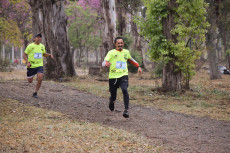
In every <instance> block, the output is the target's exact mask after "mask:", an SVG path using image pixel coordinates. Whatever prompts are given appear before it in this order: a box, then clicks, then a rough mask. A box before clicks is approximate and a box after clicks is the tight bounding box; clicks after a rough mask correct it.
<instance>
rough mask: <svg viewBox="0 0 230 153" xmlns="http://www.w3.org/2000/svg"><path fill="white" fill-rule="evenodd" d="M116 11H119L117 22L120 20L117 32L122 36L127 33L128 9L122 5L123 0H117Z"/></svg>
mask: <svg viewBox="0 0 230 153" xmlns="http://www.w3.org/2000/svg"><path fill="white" fill-rule="evenodd" d="M116 12H117V22H118V27H117V33H118V35H119V36H122V35H124V34H126V33H127V31H126V29H127V28H126V25H127V21H126V10H125V8H124V6H123V5H122V0H116Z"/></svg>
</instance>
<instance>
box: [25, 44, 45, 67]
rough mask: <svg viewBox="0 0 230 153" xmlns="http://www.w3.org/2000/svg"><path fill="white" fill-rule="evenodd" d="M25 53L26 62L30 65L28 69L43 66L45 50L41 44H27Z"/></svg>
mask: <svg viewBox="0 0 230 153" xmlns="http://www.w3.org/2000/svg"><path fill="white" fill-rule="evenodd" d="M25 53H26V54H27V55H28V62H30V64H31V67H30V68H36V67H40V66H43V54H44V53H46V49H45V46H44V45H43V44H41V43H40V44H39V45H37V44H35V43H31V44H29V45H28V46H27V47H26V50H25Z"/></svg>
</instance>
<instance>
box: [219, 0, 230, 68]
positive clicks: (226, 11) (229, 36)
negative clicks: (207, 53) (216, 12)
mask: <svg viewBox="0 0 230 153" xmlns="http://www.w3.org/2000/svg"><path fill="white" fill-rule="evenodd" d="M218 28H219V29H220V35H221V39H222V40H223V46H224V52H225V55H226V59H227V61H226V62H227V64H226V66H227V68H230V42H229V40H230V1H229V0H223V1H222V5H221V16H220V19H219V22H218Z"/></svg>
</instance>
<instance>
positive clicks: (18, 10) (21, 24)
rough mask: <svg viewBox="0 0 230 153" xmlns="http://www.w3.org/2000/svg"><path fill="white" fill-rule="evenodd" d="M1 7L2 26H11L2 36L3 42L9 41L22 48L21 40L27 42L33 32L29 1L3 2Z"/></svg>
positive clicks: (5, 0)
mask: <svg viewBox="0 0 230 153" xmlns="http://www.w3.org/2000/svg"><path fill="white" fill-rule="evenodd" d="M0 7H1V8H2V9H1V10H0V18H1V23H0V24H1V25H0V26H1V27H3V26H6V27H8V26H7V25H10V27H8V28H7V31H5V34H3V35H1V38H0V39H1V41H3V40H7V41H9V42H10V43H12V44H13V45H15V46H21V44H22V41H21V40H24V42H27V41H28V40H29V39H30V38H31V31H32V24H31V23H32V19H31V9H30V6H29V4H28V3H27V0H2V3H0ZM19 31H20V32H19ZM16 33H17V34H16Z"/></svg>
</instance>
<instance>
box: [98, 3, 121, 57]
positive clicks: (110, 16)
mask: <svg viewBox="0 0 230 153" xmlns="http://www.w3.org/2000/svg"><path fill="white" fill-rule="evenodd" d="M101 8H102V9H101V10H102V12H101V13H102V22H103V23H102V30H103V50H104V53H105V55H106V54H107V52H108V51H109V50H111V49H113V48H114V45H113V40H114V39H115V37H116V36H117V32H116V9H115V8H116V6H115V0H101ZM103 58H104V57H103Z"/></svg>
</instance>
